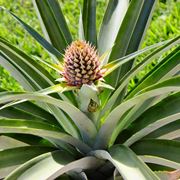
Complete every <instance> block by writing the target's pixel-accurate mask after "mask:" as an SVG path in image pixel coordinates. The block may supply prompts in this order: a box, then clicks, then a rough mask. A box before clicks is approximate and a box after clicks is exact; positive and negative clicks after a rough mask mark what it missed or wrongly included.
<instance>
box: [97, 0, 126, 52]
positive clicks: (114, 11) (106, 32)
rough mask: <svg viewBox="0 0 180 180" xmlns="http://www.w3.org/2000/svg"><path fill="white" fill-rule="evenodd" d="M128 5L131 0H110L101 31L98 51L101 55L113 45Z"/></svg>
mask: <svg viewBox="0 0 180 180" xmlns="http://www.w3.org/2000/svg"><path fill="white" fill-rule="evenodd" d="M128 5H129V0H118V1H116V0H110V1H109V3H108V6H107V9H106V12H105V15H104V18H103V22H102V24H101V29H100V33H99V39H98V50H99V51H98V52H99V53H100V55H102V54H103V53H104V52H105V51H107V50H108V49H110V48H111V47H112V46H113V44H114V41H115V38H116V36H117V33H118V31H119V28H120V26H121V23H122V20H123V18H124V16H125V13H126V11H127V8H128Z"/></svg>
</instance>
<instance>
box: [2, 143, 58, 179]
mask: <svg viewBox="0 0 180 180" xmlns="http://www.w3.org/2000/svg"><path fill="white" fill-rule="evenodd" d="M53 150H55V148H51V147H43V146H26V147H17V148H12V149H5V150H1V151H0V172H1V174H0V178H4V177H6V176H7V175H8V174H9V173H10V172H11V171H12V170H13V169H14V168H16V167H17V166H19V165H21V164H23V163H24V162H26V161H28V160H30V159H32V158H34V157H36V156H38V155H40V154H42V153H46V152H49V151H53Z"/></svg>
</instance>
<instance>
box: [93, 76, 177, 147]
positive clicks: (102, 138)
mask: <svg viewBox="0 0 180 180" xmlns="http://www.w3.org/2000/svg"><path fill="white" fill-rule="evenodd" d="M150 89H151V90H150ZM178 90H180V77H177V78H176V77H175V78H172V79H169V80H166V81H164V82H162V83H159V84H156V85H154V86H151V88H149V91H147V92H146V93H143V94H140V95H139V96H136V97H134V98H132V99H130V100H127V101H125V102H124V103H122V104H121V105H119V106H117V107H116V108H115V109H114V110H113V111H112V112H111V113H110V114H109V115H108V117H107V118H106V120H105V123H104V124H103V125H102V127H101V128H100V130H99V132H98V135H97V137H96V141H95V145H94V147H95V148H104V147H107V145H108V144H109V145H111V144H113V143H114V141H115V139H116V137H117V136H118V134H119V133H120V132H121V131H122V130H123V129H124V127H125V126H127V125H129V124H130V123H131V120H129V121H124V120H123V119H122V120H121V117H122V116H123V114H124V113H126V112H127V111H128V110H129V109H131V108H132V107H134V106H135V105H136V104H139V103H140V102H144V101H146V100H148V99H151V98H152V97H156V96H158V95H162V94H167V93H170V92H172V91H178ZM120 120H121V121H120Z"/></svg>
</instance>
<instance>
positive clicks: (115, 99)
mask: <svg viewBox="0 0 180 180" xmlns="http://www.w3.org/2000/svg"><path fill="white" fill-rule="evenodd" d="M178 43H180V36H178V37H176V38H174V39H173V40H171V41H170V42H168V43H167V44H165V45H164V46H162V47H161V48H158V49H157V50H155V51H154V52H152V53H151V54H150V55H148V56H147V57H146V58H145V59H144V60H143V61H142V62H141V63H139V64H138V65H136V66H135V67H134V68H133V69H132V70H130V71H129V72H128V73H127V74H126V75H125V76H124V77H123V78H122V80H121V81H120V82H119V85H118V87H117V89H116V90H115V91H114V92H113V94H112V96H111V97H110V98H109V100H108V102H107V104H106V105H105V107H104V108H103V110H102V112H101V117H102V116H103V115H104V114H105V113H106V112H109V111H110V110H111V108H112V107H113V106H117V105H118V104H120V103H121V101H122V98H121V96H120V94H121V92H122V91H123V89H124V88H125V87H126V86H127V85H128V83H129V81H130V79H131V78H133V77H134V76H135V75H136V74H137V73H138V72H139V71H141V70H142V69H143V68H144V67H145V66H146V65H147V64H148V63H150V62H151V61H152V60H153V59H154V58H156V57H157V56H159V55H160V54H162V53H163V52H165V51H167V50H168V49H170V48H171V47H173V46H174V45H177V44H178Z"/></svg>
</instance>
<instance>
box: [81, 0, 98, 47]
mask: <svg viewBox="0 0 180 180" xmlns="http://www.w3.org/2000/svg"><path fill="white" fill-rule="evenodd" d="M82 16H83V27H84V34H85V39H86V41H89V42H90V43H92V44H93V45H95V46H96V41H97V37H96V0H84V2H83V14H82Z"/></svg>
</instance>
